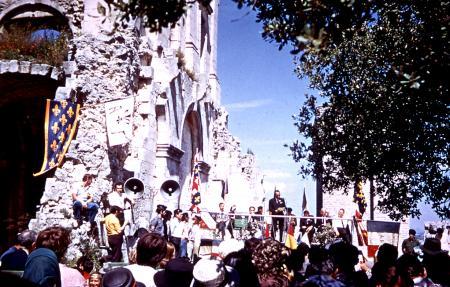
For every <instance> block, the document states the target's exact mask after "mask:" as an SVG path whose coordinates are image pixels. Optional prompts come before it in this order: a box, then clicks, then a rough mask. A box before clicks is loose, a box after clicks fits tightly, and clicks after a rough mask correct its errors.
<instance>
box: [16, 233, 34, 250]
mask: <svg viewBox="0 0 450 287" xmlns="http://www.w3.org/2000/svg"><path fill="white" fill-rule="evenodd" d="M36 239H37V233H36V232H35V231H33V230H29V229H26V230H24V231H22V232H20V233H19V234H17V243H18V244H20V245H22V246H23V247H25V248H26V249H27V250H28V251H31V249H32V247H33V243H34V242H36Z"/></svg>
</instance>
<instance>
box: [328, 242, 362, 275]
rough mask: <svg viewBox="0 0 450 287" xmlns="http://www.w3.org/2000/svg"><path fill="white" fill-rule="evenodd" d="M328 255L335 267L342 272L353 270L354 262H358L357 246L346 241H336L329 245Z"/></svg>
mask: <svg viewBox="0 0 450 287" xmlns="http://www.w3.org/2000/svg"><path fill="white" fill-rule="evenodd" d="M329 251H330V256H331V259H332V260H333V263H334V265H335V266H336V267H338V268H339V270H341V272H343V273H347V274H349V273H351V272H353V271H354V266H355V264H357V263H358V248H356V246H353V245H351V244H350V243H347V242H337V243H334V244H332V245H331V246H330V249H329Z"/></svg>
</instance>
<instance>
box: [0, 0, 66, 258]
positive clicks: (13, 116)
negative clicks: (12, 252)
mask: <svg viewBox="0 0 450 287" xmlns="http://www.w3.org/2000/svg"><path fill="white" fill-rule="evenodd" d="M54 3H55V2H54V1H53V2H52V1H48V0H42V1H32V0H27V1H17V2H15V3H14V4H11V5H9V6H8V7H6V8H5V9H3V10H2V11H1V12H0V33H4V32H9V33H10V34H12V33H11V29H12V27H23V28H22V29H23V30H24V31H25V30H26V31H27V32H29V37H31V38H30V39H33V38H32V36H33V34H32V33H33V32H35V31H39V30H40V29H47V30H49V31H50V30H51V31H55V32H58V33H59V34H60V32H64V33H65V35H66V37H71V35H72V31H73V27H72V25H71V23H70V21H69V20H68V19H67V18H66V17H65V16H64V15H63V14H62V13H61V11H60V9H59V7H57V6H55V5H54ZM25 39H26V38H25ZM53 39H54V38H53ZM14 55H15V54H14ZM61 56H62V57H63V58H67V55H66V54H65V52H64V51H63V54H61ZM21 59H25V58H24V57H23V55H20V53H19V54H17V55H16V56H12V57H9V58H8V60H4V59H3V60H2V59H0V132H1V133H2V134H3V137H2V141H0V180H1V182H2V197H1V198H2V200H1V201H0V218H1V219H2V220H1V221H0V250H4V249H5V248H7V247H8V245H10V244H11V241H12V240H13V239H14V237H15V236H16V234H17V232H19V231H21V230H23V229H25V228H27V227H28V222H29V220H30V218H33V217H35V214H36V211H37V209H38V206H39V204H40V200H41V197H42V195H43V191H44V189H45V182H46V178H47V177H49V176H50V177H51V176H52V174H53V172H49V173H48V174H45V175H42V176H39V177H33V173H35V172H37V171H39V170H40V167H41V165H42V160H43V158H42V157H43V155H44V118H45V100H46V99H53V98H55V94H56V92H57V89H58V87H61V86H63V85H64V73H63V69H62V67H54V66H50V65H47V64H42V62H39V61H40V60H38V59H30V61H23V60H22V61H21ZM26 59H28V58H26ZM44 62H45V61H44ZM61 64H62V63H61Z"/></svg>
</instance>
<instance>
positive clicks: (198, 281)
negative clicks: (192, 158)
mask: <svg viewBox="0 0 450 287" xmlns="http://www.w3.org/2000/svg"><path fill="white" fill-rule="evenodd" d="M172 241H173V240H170V239H166V238H165V236H163V235H161V234H159V233H157V232H150V231H148V230H140V234H139V238H138V240H137V244H136V246H135V248H134V250H133V253H134V256H132V257H131V260H130V262H129V264H122V265H121V266H119V267H117V268H109V269H108V270H106V269H105V268H102V269H96V268H94V264H93V262H94V261H97V260H99V259H100V258H86V257H85V256H82V257H81V258H80V259H79V260H77V266H75V268H72V267H68V266H67V265H65V257H64V255H65V252H66V250H67V248H68V246H69V243H70V231H69V230H67V229H65V228H62V227H60V226H53V227H48V228H46V229H44V230H42V231H41V232H39V233H38V234H37V235H36V233H34V232H32V231H24V232H23V233H22V234H20V236H19V237H18V241H17V242H16V243H17V244H16V245H15V246H14V247H15V248H18V249H22V250H23V251H24V252H25V253H26V258H25V262H24V261H23V259H24V257H23V256H19V254H17V255H18V256H17V257H14V258H16V261H17V262H16V265H14V266H15V268H18V269H19V270H20V269H21V270H23V275H22V277H21V278H19V277H17V276H16V275H10V274H8V273H3V272H2V273H0V274H1V275H0V276H1V278H0V282H2V283H4V284H2V283H0V285H1V286H14V287H20V286H43V287H44V286H45V287H47V286H49V287H50V286H57V287H59V286H62V287H66V286H67V287H69V286H70V287H75V286H80V287H100V286H104V287H119V286H120V287H135V286H140V287H142V286H144V287H153V286H157V287H161V286H173V287H183V286H186V287H187V286H211V287H212V286H230V287H231V286H255V287H257V286H261V287H264V286H286V287H288V286H355V287H357V286H399V287H401V286H450V285H449V284H450V258H449V255H448V252H446V251H444V250H442V249H441V247H440V241H439V239H437V238H427V239H426V240H425V243H424V244H423V246H421V248H420V249H421V251H422V253H423V254H422V255H420V256H419V254H417V253H416V251H415V248H414V247H415V246H414V244H409V245H408V244H406V243H405V244H404V249H403V252H404V253H403V254H402V255H401V256H400V257H398V251H397V247H396V246H393V245H390V244H383V245H381V246H380V247H379V250H378V253H377V256H376V261H375V263H374V264H373V265H372V264H369V262H368V261H367V260H366V259H365V258H364V256H363V255H362V254H361V252H360V251H359V250H358V248H357V247H355V246H353V245H351V244H350V243H348V242H345V241H343V240H338V241H336V242H334V243H332V244H330V245H329V246H320V245H311V246H308V245H307V244H305V243H301V244H300V245H299V246H298V247H297V249H295V250H291V249H288V248H286V247H285V246H284V245H283V244H282V243H281V242H279V241H278V240H275V239H272V238H267V239H263V240H261V239H257V238H254V237H253V238H249V239H247V240H245V241H238V240H237V239H233V238H229V239H225V240H223V241H221V243H220V245H219V247H218V249H217V252H212V253H211V254H208V255H207V256H205V255H204V256H201V257H196V258H194V259H190V258H189V257H187V256H185V255H186V254H185V253H183V251H181V250H182V247H180V248H179V249H178V251H175V248H174V244H173V243H172ZM30 243H31V245H30ZM8 254H9V255H10V254H13V253H12V252H11V251H9V252H8V253H7V254H6V255H3V256H2V259H1V262H2V265H1V267H2V269H4V268H5V267H9V266H5V265H6V264H11V260H9V261H8V260H6V261H4V258H5V256H8ZM10 259H11V258H10ZM19 261H20V262H21V263H23V264H17V263H18V262H19ZM8 282H14V284H13V285H9V284H7V283H8Z"/></svg>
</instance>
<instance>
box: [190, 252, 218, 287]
mask: <svg viewBox="0 0 450 287" xmlns="http://www.w3.org/2000/svg"><path fill="white" fill-rule="evenodd" d="M192 273H193V275H194V284H193V286H196V284H195V283H200V285H201V286H205V287H216V286H221V285H222V283H223V282H224V281H225V279H226V269H225V264H224V263H223V262H222V261H219V260H213V259H205V258H203V259H200V260H199V261H198V262H197V263H196V264H195V266H194V271H193V272H192Z"/></svg>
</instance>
